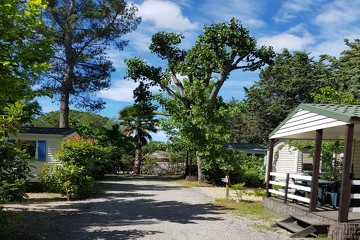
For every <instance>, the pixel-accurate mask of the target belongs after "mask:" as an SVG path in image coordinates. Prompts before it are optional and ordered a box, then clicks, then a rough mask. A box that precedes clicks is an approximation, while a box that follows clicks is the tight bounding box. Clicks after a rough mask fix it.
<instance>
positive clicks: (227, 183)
mask: <svg viewBox="0 0 360 240" xmlns="http://www.w3.org/2000/svg"><path fill="white" fill-rule="evenodd" d="M225 180H226V193H225V194H226V199H229V198H230V194H229V190H230V178H229V175H226V176H225Z"/></svg>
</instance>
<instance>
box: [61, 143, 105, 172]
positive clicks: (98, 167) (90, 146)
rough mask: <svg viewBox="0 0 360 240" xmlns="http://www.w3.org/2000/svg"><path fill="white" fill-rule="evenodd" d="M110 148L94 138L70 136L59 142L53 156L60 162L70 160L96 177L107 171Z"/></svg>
mask: <svg viewBox="0 0 360 240" xmlns="http://www.w3.org/2000/svg"><path fill="white" fill-rule="evenodd" d="M110 153H111V149H110V148H109V147H104V146H102V145H101V144H99V142H98V141H97V140H95V139H86V138H82V137H74V138H70V139H68V140H66V141H64V142H62V143H61V145H60V148H59V150H58V151H57V152H56V153H55V158H56V159H57V160H59V161H60V162H61V163H64V162H71V163H72V164H74V165H76V166H78V167H83V168H84V171H85V173H86V174H87V175H89V176H91V177H93V178H95V179H98V178H101V177H103V176H104V174H105V173H106V172H107V171H109V158H110Z"/></svg>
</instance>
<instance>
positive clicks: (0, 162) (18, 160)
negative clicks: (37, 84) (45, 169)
mask: <svg viewBox="0 0 360 240" xmlns="http://www.w3.org/2000/svg"><path fill="white" fill-rule="evenodd" d="M23 107H24V104H23V103H21V102H16V103H15V104H8V106H7V107H5V108H4V109H3V111H4V113H5V114H4V115H1V116H0V203H3V202H5V201H21V200H22V199H23V198H24V196H26V195H25V183H26V179H27V176H28V174H29V173H30V168H29V165H28V162H27V160H26V159H28V158H29V156H28V155H27V154H26V152H25V151H23V150H21V149H20V146H19V145H17V144H13V143H10V142H8V141H7V135H8V134H9V133H12V134H16V133H17V131H18V128H19V120H20V119H21V117H22V116H23V114H24V113H23V110H22V109H23Z"/></svg>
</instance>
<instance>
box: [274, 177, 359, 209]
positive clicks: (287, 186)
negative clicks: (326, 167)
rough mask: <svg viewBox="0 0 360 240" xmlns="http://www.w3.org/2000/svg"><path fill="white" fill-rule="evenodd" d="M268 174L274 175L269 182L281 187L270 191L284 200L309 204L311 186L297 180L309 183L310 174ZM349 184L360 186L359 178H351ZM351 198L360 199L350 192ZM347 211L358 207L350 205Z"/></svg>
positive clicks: (357, 195)
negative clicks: (298, 193) (299, 193)
mask: <svg viewBox="0 0 360 240" xmlns="http://www.w3.org/2000/svg"><path fill="white" fill-rule="evenodd" d="M270 176H271V177H272V178H273V177H275V180H270V181H269V183H270V184H271V185H272V186H280V187H282V188H281V189H277V188H275V189H274V188H272V189H269V192H270V193H272V194H277V195H279V196H282V197H284V202H287V201H288V199H292V200H297V201H301V202H305V203H309V204H310V198H309V197H310V192H311V187H310V186H304V185H301V184H298V182H300V181H306V182H309V183H310V182H311V180H312V177H311V176H306V175H301V174H298V173H279V172H271V173H270ZM295 179H296V181H295ZM351 185H352V186H360V180H352V181H351ZM358 189H360V187H358ZM296 191H299V192H302V193H303V194H302V195H304V197H303V196H299V195H296V194H295V192H296ZM307 196H309V197H307ZM352 199H357V200H358V201H360V193H351V194H350V200H352ZM349 212H360V207H350V208H349Z"/></svg>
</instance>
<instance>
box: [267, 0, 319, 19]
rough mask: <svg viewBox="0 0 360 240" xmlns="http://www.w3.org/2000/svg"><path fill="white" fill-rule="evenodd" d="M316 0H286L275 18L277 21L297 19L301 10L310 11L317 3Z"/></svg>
mask: <svg viewBox="0 0 360 240" xmlns="http://www.w3.org/2000/svg"><path fill="white" fill-rule="evenodd" d="M316 2H318V1H316V0H290V1H284V2H283V4H282V5H281V7H280V9H279V10H278V12H277V13H276V15H275V17H274V18H273V19H274V21H275V22H276V23H284V22H289V21H290V20H293V19H295V18H296V17H297V16H296V14H298V13H299V12H310V11H312V7H313V6H315V5H316Z"/></svg>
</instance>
